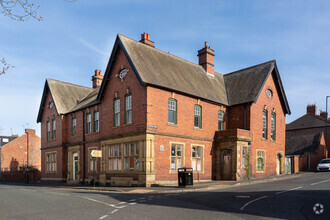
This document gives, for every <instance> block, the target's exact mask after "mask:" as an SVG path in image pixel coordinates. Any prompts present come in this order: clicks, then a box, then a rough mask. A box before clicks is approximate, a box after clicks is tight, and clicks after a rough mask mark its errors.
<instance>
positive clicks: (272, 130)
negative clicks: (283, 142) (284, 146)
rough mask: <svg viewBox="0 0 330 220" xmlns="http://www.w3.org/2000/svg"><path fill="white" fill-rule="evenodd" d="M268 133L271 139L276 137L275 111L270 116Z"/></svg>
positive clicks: (273, 139)
mask: <svg viewBox="0 0 330 220" xmlns="http://www.w3.org/2000/svg"><path fill="white" fill-rule="evenodd" d="M270 135H271V140H272V141H275V139H276V113H275V112H273V113H272V116H271V118H270Z"/></svg>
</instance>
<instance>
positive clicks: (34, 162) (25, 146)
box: [1, 129, 41, 171]
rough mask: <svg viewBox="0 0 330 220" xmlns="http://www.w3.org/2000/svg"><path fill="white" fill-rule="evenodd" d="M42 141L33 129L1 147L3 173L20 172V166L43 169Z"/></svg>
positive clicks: (27, 130)
mask: <svg viewBox="0 0 330 220" xmlns="http://www.w3.org/2000/svg"><path fill="white" fill-rule="evenodd" d="M40 148H41V139H40V137H38V136H37V135H36V134H35V130H33V129H25V134H24V135H22V136H20V137H17V138H15V139H13V140H12V141H10V142H9V143H7V144H5V145H3V146H2V147H1V171H18V170H19V168H20V166H26V165H27V164H28V165H29V166H33V167H35V168H37V169H39V170H40V169H41V151H40Z"/></svg>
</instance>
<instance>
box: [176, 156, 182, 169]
mask: <svg viewBox="0 0 330 220" xmlns="http://www.w3.org/2000/svg"><path fill="white" fill-rule="evenodd" d="M176 160H177V165H178V166H177V168H181V158H177V159H176Z"/></svg>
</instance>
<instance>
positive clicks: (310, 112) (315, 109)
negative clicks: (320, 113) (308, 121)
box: [307, 104, 317, 115]
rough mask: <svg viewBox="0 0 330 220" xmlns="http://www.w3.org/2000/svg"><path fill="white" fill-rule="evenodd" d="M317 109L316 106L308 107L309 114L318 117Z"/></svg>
mask: <svg viewBox="0 0 330 220" xmlns="http://www.w3.org/2000/svg"><path fill="white" fill-rule="evenodd" d="M316 112H317V108H316V105H314V104H313V105H307V114H311V115H316Z"/></svg>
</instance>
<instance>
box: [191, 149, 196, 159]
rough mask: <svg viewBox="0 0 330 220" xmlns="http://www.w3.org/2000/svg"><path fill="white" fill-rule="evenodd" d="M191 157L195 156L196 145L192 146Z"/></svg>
mask: <svg viewBox="0 0 330 220" xmlns="http://www.w3.org/2000/svg"><path fill="white" fill-rule="evenodd" d="M191 156H192V157H196V147H193V148H192V155H191Z"/></svg>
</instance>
